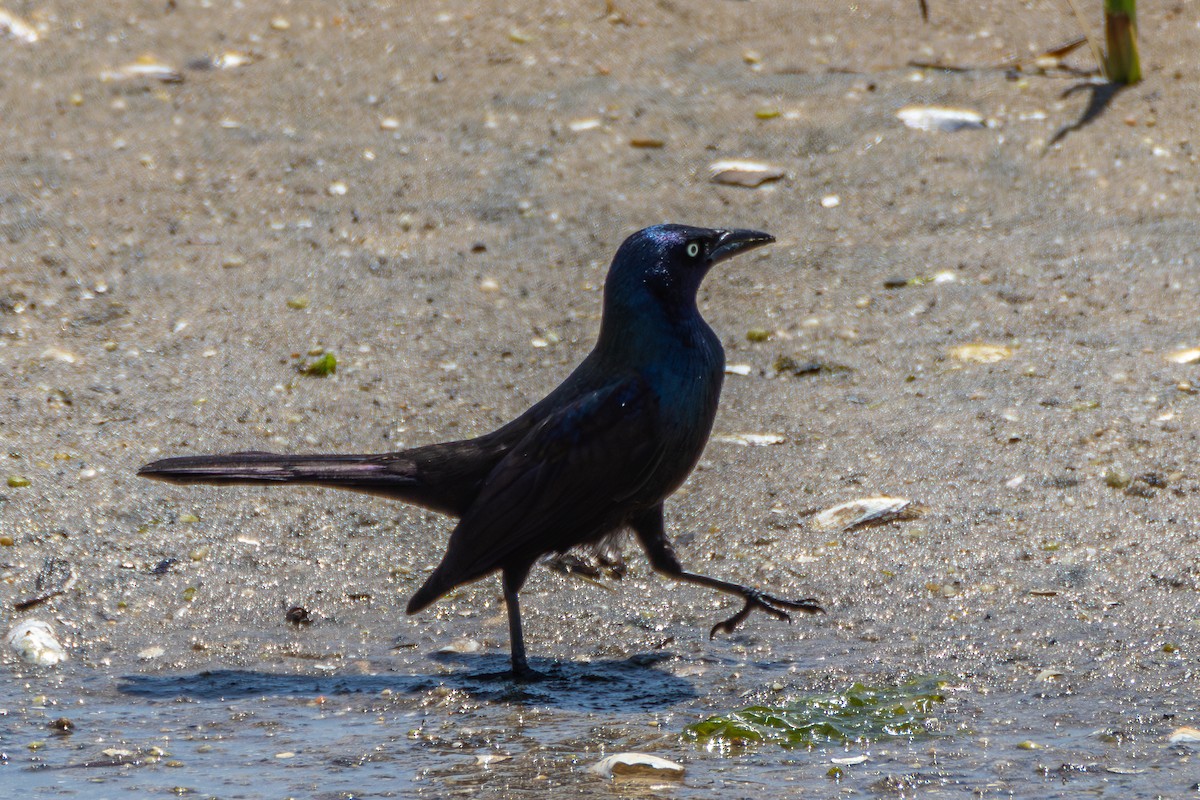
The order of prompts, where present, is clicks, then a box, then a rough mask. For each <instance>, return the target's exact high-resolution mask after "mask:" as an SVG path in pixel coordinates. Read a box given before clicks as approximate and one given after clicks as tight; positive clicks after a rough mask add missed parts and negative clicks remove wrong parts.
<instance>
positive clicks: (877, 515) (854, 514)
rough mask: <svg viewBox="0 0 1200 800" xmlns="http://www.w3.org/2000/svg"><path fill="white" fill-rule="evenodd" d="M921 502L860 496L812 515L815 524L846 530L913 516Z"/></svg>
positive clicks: (920, 507)
mask: <svg viewBox="0 0 1200 800" xmlns="http://www.w3.org/2000/svg"><path fill="white" fill-rule="evenodd" d="M924 512H925V509H924V508H923V507H922V506H919V505H917V504H916V503H914V502H913V501H911V500H908V499H906V498H903V497H887V496H884V495H881V496H879V497H862V498H859V499H858V500H850V501H849V502H846V503H840V504H838V505H836V506H832V507H830V508H827V509H825V510H824V511H822V512H821V513H819V514H817V515H816V516H815V517H813V522H814V523H815V524H816V526H817V527H818V528H824V529H825V530H842V531H849V530H853V529H854V528H860V527H862V526H864V525H882V524H884V523H885V522H892V521H894V520H898V519H916V518H917V517H919V516H921V515H922V514H923V513H924Z"/></svg>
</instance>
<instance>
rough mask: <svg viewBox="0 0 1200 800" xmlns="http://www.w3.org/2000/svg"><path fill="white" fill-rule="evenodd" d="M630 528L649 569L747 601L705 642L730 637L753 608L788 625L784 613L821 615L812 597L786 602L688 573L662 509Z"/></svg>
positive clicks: (647, 515)
mask: <svg viewBox="0 0 1200 800" xmlns="http://www.w3.org/2000/svg"><path fill="white" fill-rule="evenodd" d="M630 526H631V527H632V528H633V530H634V532H635V533H636V534H637V537H638V540H639V541H640V542H641V543H642V548H643V549H644V550H645V551H646V557H647V558H648V559H650V566H652V567H654V569H656V570H657V571H659V572H661V573H663V574H664V575H668V576H670V577H672V578H675V579H676V580H681V581H687V582H688V583H695V584H698V585H700V586H707V587H709V588H710V589H716V590H717V591H720V592H725V593H727V594H735V595H738V596H739V597H741V598H742V599H744V600H745V601H746V604H745V605H744V606H742V609H741V610H740V611H738V612H737V613H736V614H734V615H733V616H732V617H730V618H729V619H727V620H723V621H721V622H718V623H717V624H716V625H714V626H713V627H712V630H710V631H709V632H708V638H710V639H711V638H713V637H714V636H716V635H717V631H721V632H723V633H732V632H733V631H734V630H735V629H736V628H737V626H738V625H741V624H742V623H743V622H745V621H746V618H747V617H749V616H750V612H751V611H753V610H754V609H756V608H757V609H761V610H762V611H765V612H766V613H768V614H770V615H771V616H773V617H775V618H776V619H783V620H787V621H788V622H791V621H792V618H791V615H789V614H788V613H787V611H785V610H784V609H792V610H793V611H803V612H805V613H808V614H818V613H823V612H824V609H823V608H821V605H820V604H819V603H818V602H817V601H816V599H815V598H812V597H806V598H804V599H803V600H789V599H786V598H783V597H776V596H775V595H772V594H767V593H766V592H764V591H762V590H761V589H755V588H754V587H753V586H743V585H741V584H739V583H731V582H730V581H723V580H721V579H719V578H710V577H709V576H707V575H700V574H698V573H695V572H688V571H687V570H685V569H684V568H683V564H682V563H680V561H679V557H678V556H677V555H675V548H673V547H671V542H670V540H668V539H667V535H666V532H665V531H664V530H663V518H662V506H661V505H660V506H656V507H655V508H653V509H650V510H649V511H647V512H645V513H644V514H643V515H642V516H640V517H638V518H636V519H634V520H631V521H630Z"/></svg>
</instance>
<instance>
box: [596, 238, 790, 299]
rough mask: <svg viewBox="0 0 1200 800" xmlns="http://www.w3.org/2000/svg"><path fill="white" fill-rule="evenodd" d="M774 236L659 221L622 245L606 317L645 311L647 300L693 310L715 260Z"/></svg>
mask: <svg viewBox="0 0 1200 800" xmlns="http://www.w3.org/2000/svg"><path fill="white" fill-rule="evenodd" d="M773 241H775V237H774V236H771V235H770V234H769V233H761V232H759V231H750V230H714V229H711V228H693V227H691V226H689V225H655V226H653V227H650V228H643V229H642V230H640V231H638V232H637V233H635V234H633V235H632V236H630V237H629V238H628V239H626V240H625V242H624V244H622V245H621V247H620V249H618V250H617V255H616V256H615V257H614V258H613V262H612V266H611V267H610V268H609V271H608V279H607V280H606V281H605V284H604V313H605V316H606V317H607V316H609V315H610V314H613V313H616V314H620V313H621V311H622V310H628V311H629V312H632V313H639V312H644V311H645V310H646V309H645V308H644V306H645V305H646V304H647V302H654V301H657V304H659V305H661V307H662V308H663V309H664V310H666V311H667V312H668V314H670V315H672V316H673V315H675V314H677V313H681V312H684V313H685V312H687V311H690V310H694V309H695V306H696V292H697V290H699V288H700V282H701V281H703V280H704V276H705V275H707V274H708V271H709V269H711V268H712V266H713V265H714V264H718V263H720V262H721V261H724V260H725V259H727V258H731V257H732V256H735V255H737V254H738V253H741V252H744V251H746V250H751V249H753V248H755V247H761V246H762V245H764V244H770V243H771V242H773Z"/></svg>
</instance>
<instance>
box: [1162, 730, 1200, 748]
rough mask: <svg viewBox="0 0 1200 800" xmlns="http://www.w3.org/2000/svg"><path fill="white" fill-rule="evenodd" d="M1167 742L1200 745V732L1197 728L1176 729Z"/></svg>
mask: <svg viewBox="0 0 1200 800" xmlns="http://www.w3.org/2000/svg"><path fill="white" fill-rule="evenodd" d="M1167 741H1168V742H1170V743H1171V744H1200V731H1198V730H1196V729H1195V728H1186V727H1185V728H1176V729H1175V730H1173V731H1172V732H1171V735H1170V736H1168V737H1167Z"/></svg>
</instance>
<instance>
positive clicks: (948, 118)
mask: <svg viewBox="0 0 1200 800" xmlns="http://www.w3.org/2000/svg"><path fill="white" fill-rule="evenodd" d="M896 117H897V118H899V120H900V121H901V122H903V123H904V124H905V125H907V126H908V127H910V128H914V129H916V130H919V131H945V132H948V133H953V132H954V131H961V130H963V129H964V128H982V127H984V121H983V115H982V114H980V113H979V112H978V111H972V110H971V109H969V108H949V107H947V106H905V107H904V108H902V109H900V110H899V111H897V112H896Z"/></svg>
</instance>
